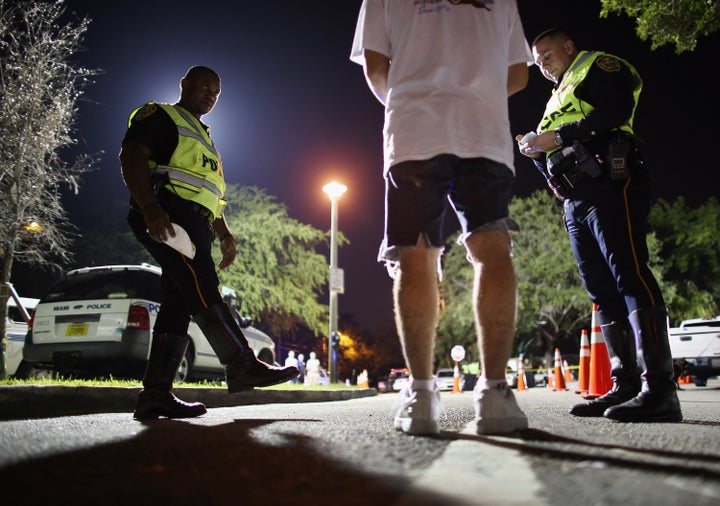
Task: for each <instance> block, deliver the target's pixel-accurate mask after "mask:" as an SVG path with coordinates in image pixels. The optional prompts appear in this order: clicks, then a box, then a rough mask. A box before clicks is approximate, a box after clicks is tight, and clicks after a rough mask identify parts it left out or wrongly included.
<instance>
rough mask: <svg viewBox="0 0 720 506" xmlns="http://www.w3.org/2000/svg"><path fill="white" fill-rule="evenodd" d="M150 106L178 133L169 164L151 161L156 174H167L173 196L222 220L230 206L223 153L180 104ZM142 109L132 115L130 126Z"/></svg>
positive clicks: (195, 119)
mask: <svg viewBox="0 0 720 506" xmlns="http://www.w3.org/2000/svg"><path fill="white" fill-rule="evenodd" d="M146 105H157V106H158V107H161V108H162V109H163V110H164V111H165V112H166V113H167V114H168V116H170V118H171V119H172V120H173V122H174V123H175V125H176V126H177V132H178V144H177V147H176V148H175V151H174V152H173V154H172V156H171V157H170V161H169V162H168V164H167V165H160V164H158V163H157V162H155V161H154V160H150V168H151V169H152V170H153V175H165V176H166V177H167V178H168V180H169V183H167V185H169V186H171V188H170V190H171V191H172V192H173V193H175V194H176V195H178V196H179V197H181V198H183V199H185V200H190V201H192V202H195V203H197V204H199V205H201V206H203V207H205V208H206V209H208V210H209V211H210V216H209V219H210V221H213V220H214V219H215V218H219V217H220V216H222V210H223V207H225V204H227V201H225V200H224V199H223V196H224V195H225V188H226V186H227V185H226V183H225V178H224V176H223V170H222V160H221V159H220V153H218V150H217V149H216V148H215V145H214V144H213V141H212V139H211V138H210V135H209V133H208V131H207V130H206V129H205V128H204V127H203V126H202V124H201V123H200V121H199V120H198V119H197V118H196V117H195V116H193V115H192V114H190V113H189V112H188V111H187V110H185V109H184V108H183V107H180V106H179V105H171V104H160V103H154V102H150V103H149V104H146ZM142 107H145V106H142ZM142 107H138V108H137V109H135V110H134V111H133V112H132V113H131V114H130V118H129V119H128V126H129V125H130V123H131V122H132V119H133V118H134V117H135V115H136V114H137V112H138V111H139V110H140V109H142ZM167 185H166V186H167Z"/></svg>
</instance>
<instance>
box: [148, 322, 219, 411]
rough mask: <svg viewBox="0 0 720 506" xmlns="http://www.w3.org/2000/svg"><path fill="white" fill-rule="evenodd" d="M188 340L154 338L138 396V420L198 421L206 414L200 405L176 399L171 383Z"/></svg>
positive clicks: (170, 336)
mask: <svg viewBox="0 0 720 506" xmlns="http://www.w3.org/2000/svg"><path fill="white" fill-rule="evenodd" d="M187 345H188V338H187V336H181V335H179V334H169V333H161V334H156V335H155V336H154V337H153V341H152V347H151V348H150V359H149V360H148V364H147V368H146V369H145V376H144V378H143V389H142V390H141V391H140V394H139V395H138V400H137V405H136V407H135V414H134V417H135V418H136V419H137V420H152V419H155V418H159V417H161V416H164V417H166V418H195V417H196V416H200V415H204V414H205V413H206V412H207V409H205V405H204V404H202V403H201V402H185V401H182V400H180V399H178V398H177V397H175V395H173V393H172V383H173V380H174V379H175V374H176V373H177V370H178V367H179V366H180V362H181V361H182V359H183V356H184V355H185V350H186V349H187Z"/></svg>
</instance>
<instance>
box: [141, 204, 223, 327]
mask: <svg viewBox="0 0 720 506" xmlns="http://www.w3.org/2000/svg"><path fill="white" fill-rule="evenodd" d="M158 201H159V202H160V204H161V205H162V207H163V209H164V210H165V212H167V213H168V214H169V215H170V221H172V222H173V223H177V224H178V225H180V226H181V227H183V228H184V229H185V230H186V231H187V233H188V235H189V236H190V239H191V240H192V242H193V243H194V244H195V248H196V252H195V258H193V259H192V260H191V259H189V258H187V257H185V256H184V255H183V254H182V253H179V252H178V251H176V250H174V249H173V248H171V247H169V246H167V245H165V244H163V243H159V242H157V241H155V240H153V239H152V238H151V237H150V235H149V234H148V232H147V229H146V225H145V221H144V220H143V217H142V214H141V213H140V212H139V211H137V210H135V209H131V210H130V212H129V214H128V223H129V224H130V228H131V229H132V231H133V233H134V234H135V237H137V239H138V241H140V242H141V243H142V244H143V246H145V248H146V249H147V250H148V252H149V253H150V254H151V255H152V257H153V258H154V259H155V261H156V262H157V263H158V265H159V266H160V267H161V268H162V276H161V282H162V293H163V296H162V301H161V307H160V311H159V313H158V317H157V320H156V321H155V327H154V331H155V333H156V334H157V333H161V332H170V333H173V334H180V335H183V336H184V335H186V334H187V329H188V325H189V323H190V319H191V317H192V316H194V315H196V314H198V313H199V312H200V311H202V310H203V309H205V308H207V307H208V306H212V305H214V304H219V303H221V302H222V296H221V295H220V289H219V284H220V282H219V279H218V275H217V271H216V268H215V263H214V261H213V258H212V254H211V252H212V241H213V233H212V230H211V228H210V222H209V221H208V218H207V216H202V215H201V214H199V213H198V210H197V209H198V208H197V206H194V205H193V203H192V202H190V201H187V200H185V199H182V198H180V197H177V196H176V195H173V194H172V193H170V192H169V191H165V190H161V191H160V192H159V194H158Z"/></svg>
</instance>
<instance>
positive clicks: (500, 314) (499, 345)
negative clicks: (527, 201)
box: [466, 230, 517, 380]
mask: <svg viewBox="0 0 720 506" xmlns="http://www.w3.org/2000/svg"><path fill="white" fill-rule="evenodd" d="M466 246H467V248H468V250H469V252H470V256H471V258H473V267H474V269H475V280H474V288H473V300H474V301H475V325H476V329H477V339H478V348H479V350H480V366H481V370H482V373H483V376H485V378H487V379H489V380H500V379H505V368H506V366H507V361H508V359H509V358H510V354H511V353H512V343H513V337H514V335H515V318H516V313H517V310H516V305H517V281H516V278H515V269H514V267H513V263H512V256H511V248H512V245H511V241H510V236H509V234H508V232H507V231H504V230H499V231H493V232H485V233H478V234H474V235H472V236H470V237H469V238H468V240H467V243H466Z"/></svg>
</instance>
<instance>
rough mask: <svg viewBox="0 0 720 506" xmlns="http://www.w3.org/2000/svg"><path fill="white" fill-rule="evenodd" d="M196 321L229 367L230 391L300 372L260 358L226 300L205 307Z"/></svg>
mask: <svg viewBox="0 0 720 506" xmlns="http://www.w3.org/2000/svg"><path fill="white" fill-rule="evenodd" d="M195 322H196V323H197V324H198V326H199V327H200V329H201V330H202V331H203V334H205V337H206V338H207V340H208V342H209V343H210V346H212V347H213V349H214V350H215V353H216V354H217V356H218V359H220V363H221V364H223V365H224V366H225V377H226V380H227V385H228V392H230V393H234V392H240V391H242V390H250V389H252V388H255V387H268V386H271V385H277V384H278V383H285V382H286V381H290V380H291V379H293V378H296V377H297V376H298V374H300V371H299V370H298V369H297V367H291V366H288V367H276V366H271V365H267V364H266V363H265V362H261V361H259V360H258V359H257V358H256V357H255V353H253V351H252V349H251V348H250V345H249V344H248V342H247V340H246V339H245V336H244V335H243V333H242V330H241V329H240V326H239V325H238V324H237V322H236V321H235V319H234V318H233V316H232V314H231V313H230V308H228V306H227V305H226V304H225V303H221V304H215V305H213V306H210V307H208V308H207V309H204V310H203V311H201V312H200V313H198V314H197V315H195Z"/></svg>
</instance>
